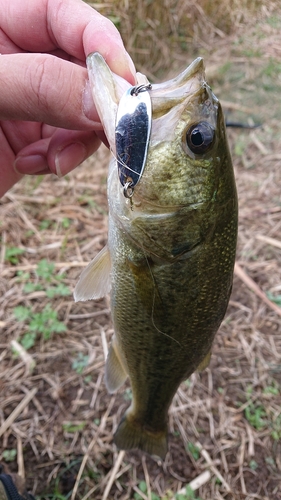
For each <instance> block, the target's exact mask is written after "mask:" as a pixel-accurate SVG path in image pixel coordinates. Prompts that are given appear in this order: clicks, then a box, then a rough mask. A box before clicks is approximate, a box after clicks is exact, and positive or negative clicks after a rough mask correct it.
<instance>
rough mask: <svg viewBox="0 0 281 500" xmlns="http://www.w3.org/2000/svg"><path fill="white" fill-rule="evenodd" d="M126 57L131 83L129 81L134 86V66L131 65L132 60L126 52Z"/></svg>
mask: <svg viewBox="0 0 281 500" xmlns="http://www.w3.org/2000/svg"><path fill="white" fill-rule="evenodd" d="M126 56H127V61H128V66H129V70H130V72H131V74H132V77H133V78H132V81H131V79H130V83H132V84H133V85H134V84H135V82H136V68H135V65H134V63H133V60H132V58H131V57H130V56H129V54H128V52H126Z"/></svg>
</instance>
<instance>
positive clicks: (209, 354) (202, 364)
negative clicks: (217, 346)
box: [197, 351, 212, 372]
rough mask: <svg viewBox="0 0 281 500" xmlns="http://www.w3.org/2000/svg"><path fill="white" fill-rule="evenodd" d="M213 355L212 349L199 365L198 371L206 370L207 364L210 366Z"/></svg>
mask: <svg viewBox="0 0 281 500" xmlns="http://www.w3.org/2000/svg"><path fill="white" fill-rule="evenodd" d="M211 356H212V353H211V351H209V352H208V354H207V356H205V358H204V359H203V360H202V361H201V363H200V364H199V365H198V366H197V371H198V372H203V370H205V368H207V366H209V363H210V361H211Z"/></svg>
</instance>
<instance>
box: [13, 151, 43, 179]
mask: <svg viewBox="0 0 281 500" xmlns="http://www.w3.org/2000/svg"><path fill="white" fill-rule="evenodd" d="M14 169H15V171H16V172H17V173H18V174H27V175H33V174H40V173H41V172H42V173H43V172H45V171H46V169H48V164H47V161H46V158H45V157H44V156H42V155H30V156H18V157H17V158H16V159H15V162H14Z"/></svg>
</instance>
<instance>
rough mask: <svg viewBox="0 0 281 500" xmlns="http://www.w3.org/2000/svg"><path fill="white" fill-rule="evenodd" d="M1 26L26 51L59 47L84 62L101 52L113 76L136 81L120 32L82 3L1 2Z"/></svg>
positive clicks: (74, 0)
mask: <svg viewBox="0 0 281 500" xmlns="http://www.w3.org/2000/svg"><path fill="white" fill-rule="evenodd" d="M11 20H13V21H11ZM0 27H1V28H2V30H3V31H4V32H5V34H6V35H7V36H8V37H9V38H10V40H11V41H12V42H13V43H15V44H16V45H17V46H18V47H20V48H21V49H23V50H25V51H29V52H50V51H52V50H55V49H57V48H60V49H62V50H63V51H65V52H66V53H67V54H69V55H70V56H72V57H73V58H76V59H79V60H80V61H83V62H84V61H85V58H86V56H87V55H88V54H90V53H91V52H99V53H100V54H101V55H102V56H103V57H104V59H105V60H106V62H107V64H108V65H109V67H110V68H111V70H112V71H113V72H114V73H117V74H118V75H120V76H122V77H123V78H125V79H126V80H128V81H130V82H131V83H134V81H135V79H134V75H135V68H134V65H133V62H132V60H131V58H130V56H129V55H128V53H127V52H126V50H125V48H124V45H123V42H122V39H121V36H120V34H119V32H118V30H117V29H116V28H115V26H114V24H113V23H112V22H111V21H109V19H107V18H105V17H104V16H102V15H101V14H99V13H98V12H97V11H96V10H94V9H93V8H92V7H90V6H89V5H87V4H86V3H85V2H82V1H81V0H28V1H27V0H25V1H23V0H13V1H12V2H7V1H6V0H0Z"/></svg>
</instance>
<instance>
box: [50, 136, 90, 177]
mask: <svg viewBox="0 0 281 500" xmlns="http://www.w3.org/2000/svg"><path fill="white" fill-rule="evenodd" d="M86 158H87V151H86V148H85V146H84V144H82V143H81V142H76V143H75V144H70V145H69V146H66V147H65V148H64V149H62V150H61V151H58V152H57V154H56V157H55V165H56V172H57V176H58V177H63V176H64V175H66V174H68V173H69V172H71V170H73V169H74V168H75V167H77V166H78V165H80V163H82V161H84V160H85V159H86Z"/></svg>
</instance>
